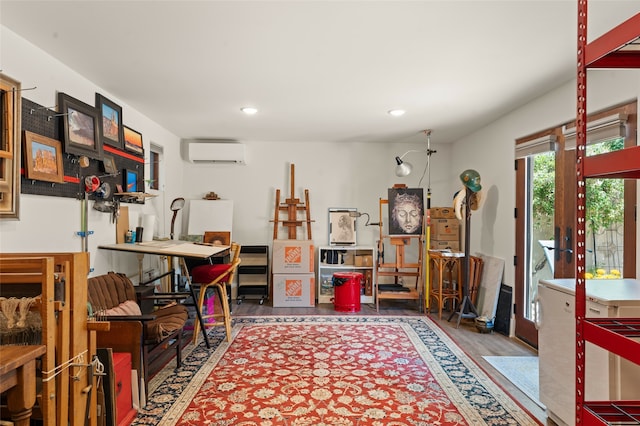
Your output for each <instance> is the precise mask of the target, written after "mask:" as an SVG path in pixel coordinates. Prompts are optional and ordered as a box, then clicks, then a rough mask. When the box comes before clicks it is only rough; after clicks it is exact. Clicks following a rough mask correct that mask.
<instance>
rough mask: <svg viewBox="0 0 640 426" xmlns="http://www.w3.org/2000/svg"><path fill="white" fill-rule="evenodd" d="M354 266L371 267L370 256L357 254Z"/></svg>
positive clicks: (371, 259)
mask: <svg viewBox="0 0 640 426" xmlns="http://www.w3.org/2000/svg"><path fill="white" fill-rule="evenodd" d="M354 266H373V256H372V255H370V254H357V255H356V256H355V261H354Z"/></svg>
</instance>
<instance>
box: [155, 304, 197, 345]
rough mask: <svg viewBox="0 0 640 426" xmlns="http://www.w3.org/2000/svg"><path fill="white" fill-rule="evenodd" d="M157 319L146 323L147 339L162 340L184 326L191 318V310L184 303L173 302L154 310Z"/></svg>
mask: <svg viewBox="0 0 640 426" xmlns="http://www.w3.org/2000/svg"><path fill="white" fill-rule="evenodd" d="M153 315H155V316H156V319H154V320H153V321H149V322H147V323H146V324H145V336H146V338H147V340H154V341H156V342H160V341H162V340H163V339H164V338H165V337H167V336H168V335H170V334H171V333H173V332H174V331H176V330H178V329H180V328H182V327H184V324H185V323H186V322H187V319H188V318H189V312H188V311H187V308H186V307H185V306H184V305H180V304H177V303H172V304H171V305H167V306H162V307H159V308H158V309H156V310H155V311H154V312H153Z"/></svg>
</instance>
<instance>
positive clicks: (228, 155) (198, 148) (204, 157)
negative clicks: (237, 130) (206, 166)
mask: <svg viewBox="0 0 640 426" xmlns="http://www.w3.org/2000/svg"><path fill="white" fill-rule="evenodd" d="M187 145H188V146H187V158H188V160H189V161H191V162H192V163H236V164H245V150H244V148H245V146H244V145H243V144H241V143H225V142H207V141H205V140H198V141H188V142H187Z"/></svg>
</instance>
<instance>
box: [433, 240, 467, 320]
mask: <svg viewBox="0 0 640 426" xmlns="http://www.w3.org/2000/svg"><path fill="white" fill-rule="evenodd" d="M429 264H430V267H431V268H432V271H433V273H432V274H431V285H430V286H429V298H430V299H434V300H435V301H436V303H437V304H438V319H442V308H443V307H444V305H445V303H446V302H447V300H451V301H453V302H454V303H455V304H458V303H460V302H462V265H463V264H464V253H459V252H451V253H446V252H441V251H438V250H429ZM456 267H457V279H456V285H455V286H454V284H453V272H454V268H456ZM445 272H448V273H449V281H448V283H449V284H448V286H445V285H444V274H445ZM435 280H437V282H434V281H435ZM453 308H454V306H452V309H453Z"/></svg>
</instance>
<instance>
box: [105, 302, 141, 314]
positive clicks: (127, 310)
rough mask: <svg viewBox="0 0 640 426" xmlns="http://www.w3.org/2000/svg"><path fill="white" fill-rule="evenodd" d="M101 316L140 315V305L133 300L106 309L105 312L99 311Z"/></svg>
mask: <svg viewBox="0 0 640 426" xmlns="http://www.w3.org/2000/svg"><path fill="white" fill-rule="evenodd" d="M100 314H102V315H106V316H109V315H142V311H141V310H140V305H138V304H137V303H136V302H134V301H133V300H126V301H124V302H122V303H121V304H119V305H118V306H116V307H115V308H111V309H107V310H106V311H101V312H100Z"/></svg>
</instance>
